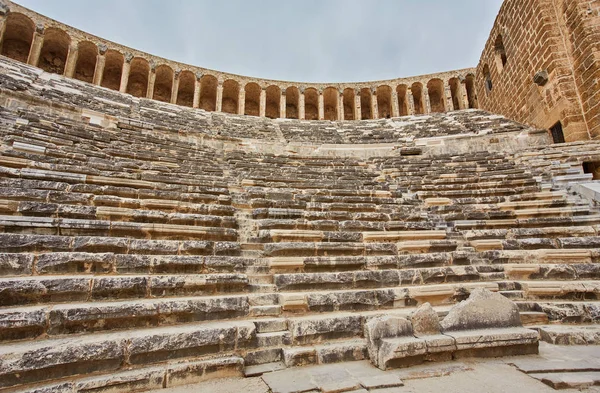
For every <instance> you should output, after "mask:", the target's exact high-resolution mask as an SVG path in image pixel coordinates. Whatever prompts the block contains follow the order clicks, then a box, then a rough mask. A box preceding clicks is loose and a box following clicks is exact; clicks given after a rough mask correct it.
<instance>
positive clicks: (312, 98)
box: [304, 88, 319, 120]
mask: <svg viewBox="0 0 600 393" xmlns="http://www.w3.org/2000/svg"><path fill="white" fill-rule="evenodd" d="M304 118H305V119H306V120H319V92H318V91H317V89H313V88H309V89H306V90H304Z"/></svg>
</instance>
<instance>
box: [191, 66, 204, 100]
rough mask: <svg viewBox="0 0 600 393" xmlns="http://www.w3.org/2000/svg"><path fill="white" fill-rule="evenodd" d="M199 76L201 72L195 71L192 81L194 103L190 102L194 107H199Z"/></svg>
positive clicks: (200, 76)
mask: <svg viewBox="0 0 600 393" xmlns="http://www.w3.org/2000/svg"><path fill="white" fill-rule="evenodd" d="M200 78H202V74H201V73H199V72H197V73H196V82H195V83H194V103H193V104H192V106H193V107H194V108H199V107H200V87H201V84H200Z"/></svg>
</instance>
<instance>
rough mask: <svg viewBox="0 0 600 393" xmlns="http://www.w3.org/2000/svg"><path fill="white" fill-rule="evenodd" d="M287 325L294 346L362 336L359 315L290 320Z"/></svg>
mask: <svg viewBox="0 0 600 393" xmlns="http://www.w3.org/2000/svg"><path fill="white" fill-rule="evenodd" d="M288 324H289V329H290V331H291V332H292V342H293V343H294V344H296V345H299V344H300V345H303V344H308V343H320V342H322V341H325V340H330V339H334V338H343V337H355V336H360V335H361V334H362V318H361V316H360V315H339V316H329V315H325V316H311V317H304V318H296V319H291V320H290V321H289V323H288Z"/></svg>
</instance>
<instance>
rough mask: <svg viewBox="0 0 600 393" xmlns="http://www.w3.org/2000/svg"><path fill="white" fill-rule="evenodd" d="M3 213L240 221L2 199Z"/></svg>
mask: <svg viewBox="0 0 600 393" xmlns="http://www.w3.org/2000/svg"><path fill="white" fill-rule="evenodd" d="M0 213H3V214H5V215H16V216H35V217H51V218H55V219H58V218H64V219H88V220H106V221H126V222H139V223H162V224H183V225H193V226H201V227H222V228H237V222H236V220H235V218H233V217H223V216H215V215H201V214H189V213H166V212H162V211H159V210H143V209H130V208H124V207H112V206H98V207H96V206H79V205H69V204H56V203H44V202H17V201H11V200H0Z"/></svg>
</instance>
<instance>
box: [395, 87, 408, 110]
mask: <svg viewBox="0 0 600 393" xmlns="http://www.w3.org/2000/svg"><path fill="white" fill-rule="evenodd" d="M396 94H397V95H398V112H399V115H400V116H408V114H409V113H410V112H409V110H408V99H407V94H408V86H406V85H398V86H396Z"/></svg>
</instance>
